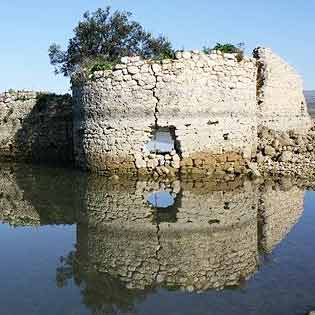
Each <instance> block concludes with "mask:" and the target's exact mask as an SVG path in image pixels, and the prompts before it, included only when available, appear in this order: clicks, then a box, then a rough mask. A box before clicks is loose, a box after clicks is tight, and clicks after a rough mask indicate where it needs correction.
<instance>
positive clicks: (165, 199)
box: [147, 191, 175, 208]
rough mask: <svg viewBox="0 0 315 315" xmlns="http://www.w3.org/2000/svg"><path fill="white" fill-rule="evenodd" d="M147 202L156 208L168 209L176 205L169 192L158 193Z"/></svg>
mask: <svg viewBox="0 0 315 315" xmlns="http://www.w3.org/2000/svg"><path fill="white" fill-rule="evenodd" d="M147 200H148V202H149V203H150V204H151V205H152V206H153V207H154V208H168V207H171V206H172V205H173V204H174V203H175V198H174V197H173V196H172V195H171V194H170V193H169V192H167V191H156V192H154V193H152V194H151V195H150V196H149V197H148V199H147Z"/></svg>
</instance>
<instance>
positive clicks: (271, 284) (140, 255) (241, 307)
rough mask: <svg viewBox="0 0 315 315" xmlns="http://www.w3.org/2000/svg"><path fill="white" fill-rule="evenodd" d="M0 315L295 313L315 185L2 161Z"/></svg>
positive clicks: (314, 303) (308, 262)
mask: <svg viewBox="0 0 315 315" xmlns="http://www.w3.org/2000/svg"><path fill="white" fill-rule="evenodd" d="M0 172H1V174H0V175H1V177H0V187H1V192H0V219H1V222H3V223H2V224H1V225H0V245H1V262H0V264H1V268H0V279H1V282H0V305H1V312H0V313H1V315H15V314H23V315H31V314H32V315H35V314H45V315H50V314H59V315H62V314H65V315H71V314H75V315H79V314H95V315H96V314H97V315H100V314H159V315H160V314H174V315H175V314H181V315H183V314H187V315H188V314H203V315H204V314H286V315H287V314H305V312H307V311H309V310H311V309H315V250H314V248H315V246H314V245H315V238H314V235H315V204H314V201H315V194H314V192H312V191H305V190H304V188H303V187H302V186H301V185H299V186H297V185H295V184H293V183H292V181H290V180H285V181H282V182H277V183H276V182H272V181H268V182H267V183H259V184H258V183H253V182H249V181H241V180H238V181H235V182H225V183H220V182H214V181H211V182H210V181H208V182H207V181H203V180H196V181H193V180H189V181H187V180H182V181H174V182H159V183H157V182H152V181H121V182H118V183H117V182H111V181H109V180H106V179H105V178H99V177H94V176H86V175H84V174H81V173H77V172H74V171H69V170H68V171H67V170H62V169H52V168H40V167H37V168H29V167H25V166H21V165H20V166H13V165H2V166H1V170H0Z"/></svg>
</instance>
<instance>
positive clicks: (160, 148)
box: [145, 127, 177, 154]
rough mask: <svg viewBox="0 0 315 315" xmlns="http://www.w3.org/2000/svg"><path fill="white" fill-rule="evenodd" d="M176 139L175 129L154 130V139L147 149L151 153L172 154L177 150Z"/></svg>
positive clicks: (159, 128)
mask: <svg viewBox="0 0 315 315" xmlns="http://www.w3.org/2000/svg"><path fill="white" fill-rule="evenodd" d="M175 138H176V137H175V128H173V127H158V128H156V129H154V130H153V136H152V139H151V141H150V142H149V143H147V144H146V145H145V149H146V151H149V152H151V153H162V154H163V153H170V152H171V151H173V150H176V149H177V148H176V141H175Z"/></svg>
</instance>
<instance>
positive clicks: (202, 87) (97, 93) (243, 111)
mask: <svg viewBox="0 0 315 315" xmlns="http://www.w3.org/2000/svg"><path fill="white" fill-rule="evenodd" d="M73 97H74V105H75V106H74V155H75V162H76V164H77V166H78V167H80V168H83V169H88V170H92V171H96V172H99V173H133V174H135V173H138V174H141V175H142V174H153V175H154V176H156V177H158V176H169V175H175V174H176V173H179V172H180V173H181V174H182V175H190V174H200V175H205V174H206V175H224V174H232V175H235V174H236V175H237V174H243V173H247V172H252V173H257V172H258V168H259V165H257V164H255V162H256V154H257V145H258V144H259V139H258V129H260V128H261V127H267V128H271V129H275V130H279V131H283V132H288V131H289V130H291V129H294V130H295V131H296V132H299V133H302V134H303V133H306V132H307V130H308V129H309V128H310V126H311V120H310V117H309V115H308V113H307V108H306V102H305V99H304V96H303V88H302V81H301V79H300V77H299V76H298V75H297V74H296V72H295V71H294V70H293V69H292V67H290V66H289V65H288V64H286V63H285V62H284V61H283V60H282V59H281V58H280V57H278V56H277V55H275V54H274V53H273V52H272V51H271V50H270V49H265V48H257V49H256V50H255V51H254V58H248V57H244V58H243V59H242V60H240V59H239V58H238V56H237V55H236V54H223V53H221V52H219V51H213V52H211V53H210V54H204V53H202V52H198V51H192V52H187V51H185V52H177V54H176V58H175V60H162V61H156V60H141V59H140V58H139V57H125V58H122V59H121V64H117V65H116V66H115V67H114V69H113V70H107V71H98V72H95V73H93V74H90V75H89V76H88V75H83V74H80V75H79V74H77V75H76V76H75V77H73ZM161 129H163V130H164V131H165V130H168V132H169V134H170V136H171V138H172V140H173V146H174V148H173V149H172V150H170V152H161V151H159V149H156V150H152V146H151V149H148V147H150V146H149V145H148V144H150V143H151V142H152V141H153V142H154V141H158V140H157V138H156V135H157V133H158V132H159V130H161ZM251 160H252V162H254V163H252V162H250V161H251Z"/></svg>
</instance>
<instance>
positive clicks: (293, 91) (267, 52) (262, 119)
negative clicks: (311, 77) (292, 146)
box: [254, 47, 311, 132]
mask: <svg viewBox="0 0 315 315" xmlns="http://www.w3.org/2000/svg"><path fill="white" fill-rule="evenodd" d="M254 57H255V58H256V59H257V67H258V74H257V106H258V108H257V110H258V111H257V119H258V124H259V125H262V126H265V127H268V128H270V129H274V130H278V131H288V130H291V129H295V130H297V131H300V132H305V131H306V130H307V129H309V128H310V126H311V119H310V116H309V114H308V112H307V104H306V101H305V98H304V94H303V82H302V79H301V78H300V76H299V75H298V74H297V72H296V71H295V70H294V69H293V68H292V67H291V66H290V65H288V64H287V63H286V62H285V61H284V60H282V59H281V58H280V57H279V56H278V55H276V54H274V53H273V52H272V50H271V49H269V48H260V47H259V48H256V49H255V50H254Z"/></svg>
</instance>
